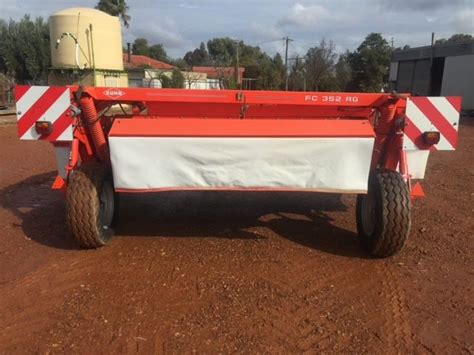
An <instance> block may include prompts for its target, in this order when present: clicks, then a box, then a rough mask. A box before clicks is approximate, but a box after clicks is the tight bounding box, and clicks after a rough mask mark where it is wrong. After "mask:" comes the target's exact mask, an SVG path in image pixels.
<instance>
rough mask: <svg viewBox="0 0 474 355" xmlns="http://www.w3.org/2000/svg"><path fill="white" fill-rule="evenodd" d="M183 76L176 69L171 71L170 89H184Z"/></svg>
mask: <svg viewBox="0 0 474 355" xmlns="http://www.w3.org/2000/svg"><path fill="white" fill-rule="evenodd" d="M184 80H185V79H184V76H183V74H182V73H181V70H179V69H178V68H176V69H173V73H172V74H171V87H172V88H176V89H182V88H184Z"/></svg>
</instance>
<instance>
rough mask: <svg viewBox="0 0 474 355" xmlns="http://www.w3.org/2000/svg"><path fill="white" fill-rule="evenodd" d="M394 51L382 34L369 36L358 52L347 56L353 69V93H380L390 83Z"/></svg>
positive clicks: (350, 84) (351, 87)
mask: <svg viewBox="0 0 474 355" xmlns="http://www.w3.org/2000/svg"><path fill="white" fill-rule="evenodd" d="M391 56H392V49H391V47H390V46H389V45H388V43H387V41H386V40H385V39H384V38H383V37H382V35H381V34H380V33H371V34H369V35H367V37H366V38H365V40H364V41H363V42H362V43H361V45H360V46H359V48H357V50H356V51H354V52H352V53H349V54H348V56H347V60H348V63H349V64H350V66H351V69H352V79H351V82H350V83H349V89H350V90H351V91H358V92H380V91H381V90H382V88H384V86H385V83H386V82H387V81H388V73H389V67H390V58H391Z"/></svg>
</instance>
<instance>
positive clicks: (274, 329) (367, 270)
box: [259, 260, 413, 353]
mask: <svg viewBox="0 0 474 355" xmlns="http://www.w3.org/2000/svg"><path fill="white" fill-rule="evenodd" d="M312 266H314V265H311V262H307V263H302V264H300V265H298V266H297V267H296V268H295V269H294V270H293V271H291V272H288V273H276V274H274V275H273V277H272V278H268V277H266V278H262V279H261V280H262V285H261V287H262V288H267V289H268V290H269V291H270V292H271V294H272V295H273V299H272V304H267V305H266V307H264V308H263V310H262V311H261V312H259V317H261V318H262V319H267V320H268V322H267V324H268V329H267V336H268V337H274V338H276V340H277V341H278V342H280V343H282V344H283V345H284V347H287V348H289V349H293V351H298V352H300V351H302V352H305V351H312V350H317V351H322V352H325V351H327V352H331V351H334V350H336V349H339V350H342V349H345V348H346V347H350V346H352V345H354V344H355V343H357V342H358V341H360V342H363V341H364V339H365V341H369V342H368V343H367V344H365V346H366V350H367V351H370V350H379V351H382V350H383V351H386V352H390V353H402V352H404V351H409V350H412V349H413V343H412V341H411V328H410V325H409V322H408V317H407V313H406V306H405V303H404V302H405V300H404V295H403V293H402V291H401V289H400V287H399V286H398V283H396V281H397V279H396V275H395V274H394V273H393V272H392V271H390V270H389V268H387V267H385V268H382V269H380V267H379V266H378V264H377V261H376V260H373V261H371V263H361V262H357V261H354V260H349V261H346V262H343V261H340V264H339V266H336V265H330V264H327V265H326V267H327V270H328V271H329V270H334V269H336V268H338V269H339V270H340V271H338V272H335V273H331V272H328V273H325V271H326V270H324V269H323V270H321V269H319V270H318V272H319V273H321V274H325V276H324V277H322V278H319V277H318V273H316V272H315V271H314V267H312ZM318 266H319V267H321V264H318ZM275 275H278V277H275ZM296 275H298V277H297V278H296ZM296 279H298V280H299V281H298V282H297V283H296V284H295V280H296ZM392 279H393V280H395V282H394V283H390V282H387V281H388V280H392ZM267 292H268V291H267ZM349 305H350V306H349ZM348 334H350V336H348ZM369 343H372V345H371V344H369Z"/></svg>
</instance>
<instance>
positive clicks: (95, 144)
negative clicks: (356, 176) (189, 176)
mask: <svg viewBox="0 0 474 355" xmlns="http://www.w3.org/2000/svg"><path fill="white" fill-rule="evenodd" d="M70 90H71V98H72V102H73V105H72V108H71V111H70V115H71V117H73V127H74V136H73V141H72V144H71V158H70V162H69V165H68V167H67V171H68V173H70V172H71V171H72V170H74V169H75V168H76V167H77V165H78V164H79V162H80V161H82V162H85V163H87V162H92V161H97V160H99V161H101V162H102V163H105V164H110V156H109V152H108V143H107V136H108V135H114V136H123V135H127V136H130V135H132V136H174V137H186V136H198V137H204V136H215V137H279V136H285V137H308V136H311V137H315V136H316V137H348V136H350V137H367V136H368V137H373V136H375V144H374V150H373V156H372V162H371V169H375V168H386V169H391V170H397V169H399V170H400V173H401V174H402V175H403V176H404V178H405V179H406V181H407V183H408V184H409V186H410V175H409V172H408V164H407V159H406V152H405V151H404V150H403V135H404V128H405V110H406V98H407V97H408V96H407V95H395V94H384V93H380V94H360V93H324V92H315V93H308V92H274V91H235V90H223V91H209V90H182V89H142V88H108V89H107V88H95V87H88V88H82V87H70ZM117 105H118V106H120V107H122V110H123V112H122V113H120V114H111V113H110V112H111V107H112V106H115V107H116V106H117ZM125 105H127V108H128V109H127V110H125V109H124V106H125ZM112 123H114V124H113V125H112ZM66 184H67V182H66V181H64V180H62V179H60V178H58V179H57V180H56V182H55V184H54V187H55V188H61V189H64V188H65V187H66Z"/></svg>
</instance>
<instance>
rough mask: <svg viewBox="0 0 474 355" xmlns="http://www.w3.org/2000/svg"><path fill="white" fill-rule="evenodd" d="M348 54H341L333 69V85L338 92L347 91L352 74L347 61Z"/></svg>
mask: <svg viewBox="0 0 474 355" xmlns="http://www.w3.org/2000/svg"><path fill="white" fill-rule="evenodd" d="M348 55H349V54H348V53H347V52H346V53H345V54H341V55H340V56H339V59H338V61H337V63H336V66H335V68H334V83H335V86H336V90H337V91H339V92H344V91H347V89H348V85H349V82H350V81H351V77H352V72H351V66H350V64H349V60H348Z"/></svg>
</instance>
